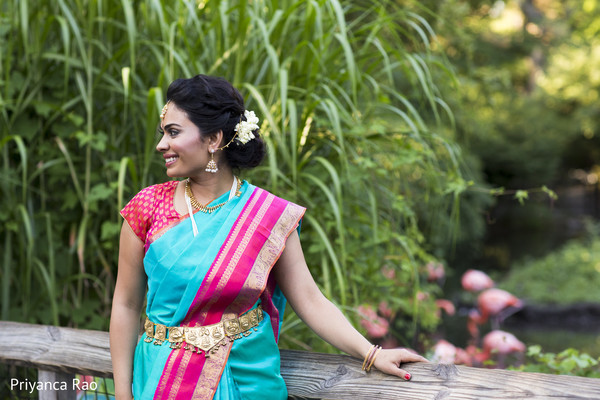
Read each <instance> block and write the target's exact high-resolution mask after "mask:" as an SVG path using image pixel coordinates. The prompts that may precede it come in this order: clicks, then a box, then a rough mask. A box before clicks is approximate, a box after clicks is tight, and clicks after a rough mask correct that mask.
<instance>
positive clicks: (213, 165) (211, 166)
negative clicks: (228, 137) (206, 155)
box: [205, 150, 219, 174]
mask: <svg viewBox="0 0 600 400" xmlns="http://www.w3.org/2000/svg"><path fill="white" fill-rule="evenodd" d="M218 170H219V167H218V166H217V162H216V161H215V151H214V150H210V161H209V162H208V164H206V169H205V171H206V172H212V173H213V174H214V173H216V172H217V171H218Z"/></svg>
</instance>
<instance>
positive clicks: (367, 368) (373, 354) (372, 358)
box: [362, 344, 381, 372]
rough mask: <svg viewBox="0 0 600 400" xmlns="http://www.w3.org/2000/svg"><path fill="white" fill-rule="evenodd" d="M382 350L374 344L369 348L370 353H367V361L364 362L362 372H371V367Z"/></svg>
mask: <svg viewBox="0 0 600 400" xmlns="http://www.w3.org/2000/svg"><path fill="white" fill-rule="evenodd" d="M379 350H381V346H379V345H375V344H372V345H371V347H369V351H367V355H366V356H365V360H364V361H363V365H362V370H363V371H366V372H369V371H370V370H371V366H372V365H373V363H374V362H375V357H377V353H379Z"/></svg>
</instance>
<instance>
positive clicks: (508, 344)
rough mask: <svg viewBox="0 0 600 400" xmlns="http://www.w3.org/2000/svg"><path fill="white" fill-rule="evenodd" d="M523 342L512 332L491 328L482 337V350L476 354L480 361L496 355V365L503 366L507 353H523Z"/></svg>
mask: <svg viewBox="0 0 600 400" xmlns="http://www.w3.org/2000/svg"><path fill="white" fill-rule="evenodd" d="M524 352H525V344H524V343H523V342H521V341H520V340H519V339H517V338H516V337H515V335H513V334H512V333H508V332H504V331H500V330H493V331H491V332H490V333H488V334H487V335H485V336H484V337H483V352H482V353H481V354H479V355H477V356H476V357H477V359H478V361H480V362H483V361H485V360H489V359H490V358H491V356H492V355H494V354H496V355H498V366H499V367H500V368H503V367H504V360H505V358H506V356H507V355H508V354H511V353H521V354H522V353H524Z"/></svg>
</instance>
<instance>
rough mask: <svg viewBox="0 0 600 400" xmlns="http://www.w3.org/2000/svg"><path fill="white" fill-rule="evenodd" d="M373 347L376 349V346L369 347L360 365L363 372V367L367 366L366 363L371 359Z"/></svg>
mask: <svg viewBox="0 0 600 400" xmlns="http://www.w3.org/2000/svg"><path fill="white" fill-rule="evenodd" d="M375 347H377V346H375V345H374V344H372V345H371V347H369V351H367V355H365V360H364V361H363V364H362V368H361V369H362V370H363V371H364V370H365V367H366V366H367V362H368V360H369V358H370V357H371V353H372V352H373V349H374V348H375Z"/></svg>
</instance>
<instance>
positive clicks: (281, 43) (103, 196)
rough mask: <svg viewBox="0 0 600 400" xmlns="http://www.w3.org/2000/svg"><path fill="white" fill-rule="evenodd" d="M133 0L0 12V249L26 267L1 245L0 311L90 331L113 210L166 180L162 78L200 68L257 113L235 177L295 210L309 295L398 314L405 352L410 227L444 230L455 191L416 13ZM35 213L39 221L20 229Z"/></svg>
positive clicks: (419, 241)
mask: <svg viewBox="0 0 600 400" xmlns="http://www.w3.org/2000/svg"><path fill="white" fill-rule="evenodd" d="M130 3H131V2H128V1H124V0H109V1H103V2H93V1H74V0H58V1H40V2H38V3H36V7H35V8H34V7H31V5H32V3H31V2H27V1H20V2H9V3H7V5H6V6H5V7H4V8H3V9H2V12H3V13H5V14H6V15H0V20H2V21H8V23H9V25H7V26H5V25H3V24H0V26H1V27H0V35H2V34H4V35H5V37H9V38H10V40H3V41H0V63H1V64H2V68H1V71H3V75H2V76H1V77H0V83H1V85H0V89H1V90H0V102H1V103H2V104H7V107H6V108H4V107H0V109H1V110H2V111H0V113H2V114H0V121H1V124H2V125H0V127H1V129H2V131H1V134H2V142H1V143H3V148H2V151H3V163H4V164H3V166H2V168H3V173H5V175H4V176H6V177H10V178H6V179H5V180H2V181H0V183H1V184H2V190H3V192H2V193H3V194H4V196H5V199H7V200H6V201H10V203H7V204H10V205H11V207H15V209H19V210H21V214H19V213H14V212H12V213H11V212H6V213H4V214H2V219H3V222H4V223H5V226H11V227H16V230H14V231H11V232H12V233H0V243H2V244H3V246H5V250H6V249H7V248H8V247H10V246H13V247H15V246H21V248H28V249H29V251H30V257H29V259H27V260H24V259H23V258H22V257H20V256H19V255H18V254H17V253H16V252H13V251H8V252H5V256H4V257H5V258H6V262H5V264H4V265H5V266H6V265H8V266H10V270H7V268H8V267H5V268H4V269H3V270H2V274H3V275H2V277H3V278H4V277H6V278H7V279H9V280H8V282H10V284H5V283H3V297H2V299H3V300H4V299H5V298H9V302H8V303H4V302H3V304H2V307H3V316H4V317H5V316H6V315H7V314H6V313H8V311H6V310H7V309H8V308H14V307H16V306H19V307H23V310H24V312H23V315H24V316H23V317H24V318H26V319H35V318H39V317H38V314H36V313H35V312H34V310H35V309H36V307H40V306H42V305H43V303H44V302H43V298H44V297H48V296H52V297H54V298H55V299H57V300H56V303H55V304H58V306H56V305H54V306H53V307H54V308H56V307H58V309H59V310H62V308H61V307H62V305H64V303H65V302H72V303H74V304H77V305H78V308H77V311H76V314H73V315H72V316H70V315H69V313H68V312H61V313H59V316H58V317H57V318H59V319H60V321H59V322H60V323H63V324H83V325H85V324H92V325H93V326H94V327H96V326H97V325H98V321H97V320H96V319H95V320H94V321H91V320H90V318H89V314H88V313H87V311H82V310H81V309H80V307H81V305H89V307H90V308H91V309H93V310H94V313H95V314H94V315H100V316H103V317H105V318H106V317H107V316H108V313H109V306H110V304H109V301H108V300H107V299H110V298H111V297H112V288H113V279H114V278H113V277H114V275H115V272H116V265H117V254H118V251H117V245H118V231H119V227H120V225H121V218H120V216H119V213H118V212H119V210H120V209H121V207H122V206H123V205H124V204H125V202H127V201H128V199H130V198H131V197H132V195H133V194H134V193H136V192H137V191H138V190H140V189H141V188H142V187H145V186H147V185H150V184H154V183H157V182H162V181H165V180H166V179H168V178H167V177H166V176H165V175H164V168H163V166H162V165H161V163H160V158H159V157H158V155H157V154H156V152H155V146H156V141H157V136H156V126H157V124H158V115H159V112H160V109H161V108H162V106H163V104H164V100H165V99H164V94H165V90H166V88H167V85H168V84H169V83H170V81H172V80H173V79H176V78H179V77H186V76H191V75H194V74H197V73H210V74H213V75H219V76H224V77H225V78H227V79H228V80H230V81H232V82H234V83H235V84H236V86H237V87H238V88H239V89H240V90H241V92H242V94H243V95H244V97H245V98H246V105H247V108H248V109H251V110H254V111H256V112H257V114H258V115H259V116H260V118H261V121H263V122H262V126H261V130H262V135H263V137H264V138H265V140H266V141H267V142H268V143H269V153H268V161H267V162H266V163H265V165H264V166H262V167H260V168H258V169H256V170H255V171H252V172H247V173H245V176H244V177H245V178H247V179H249V180H251V181H252V182H253V183H255V184H257V185H259V186H262V187H265V188H266V189H269V190H272V191H273V192H274V193H275V194H277V195H279V196H281V197H284V198H287V199H289V200H291V201H295V202H297V203H299V204H301V205H304V206H308V208H309V210H308V213H307V217H306V221H305V223H304V224H303V227H302V228H303V233H302V241H303V245H304V248H305V249H307V251H306V257H307V261H308V264H309V265H310V267H311V269H312V271H313V274H314V275H315V276H316V277H317V281H318V283H319V285H320V286H321V287H322V288H323V289H324V291H325V292H326V294H327V295H328V296H331V298H332V300H333V301H335V302H337V303H338V304H340V305H341V306H342V307H344V308H345V309H351V308H352V307H353V306H355V305H357V304H360V303H363V302H368V301H374V300H375V299H377V300H389V303H390V304H406V305H407V306H406V312H407V315H406V319H407V320H410V321H411V322H410V323H408V324H407V326H409V327H410V329H412V331H411V330H410V329H408V330H403V331H402V332H403V333H401V334H399V335H398V336H400V337H399V339H401V341H403V342H405V343H408V342H410V341H411V340H412V335H415V334H416V332H417V330H418V329H417V328H418V324H419V322H417V321H421V320H423V321H424V320H426V319H425V318H420V315H419V314H420V313H422V312H424V310H423V308H422V307H421V308H420V307H417V306H416V305H415V304H414V301H413V299H414V298H415V293H416V292H417V291H418V290H420V289H421V286H420V283H419V280H420V276H419V272H418V265H420V264H421V263H422V262H423V260H424V259H427V258H428V257H429V256H428V255H427V252H426V251H425V246H426V238H425V236H423V233H422V232H421V230H420V226H419V222H420V221H419V219H420V218H422V219H426V220H428V223H430V224H431V225H432V226H438V225H440V224H442V223H441V222H440V221H442V220H444V221H445V220H446V219H447V218H448V217H447V206H448V204H447V203H448V202H451V203H452V202H455V201H456V198H457V197H458V195H459V194H460V193H462V191H464V189H465V187H466V186H468V185H469V183H468V182H466V181H465V180H464V179H463V178H462V177H461V174H460V162H461V161H460V155H459V153H458V149H457V148H456V146H454V144H453V143H452V142H451V141H450V140H449V139H448V138H447V137H445V136H444V134H443V133H440V132H444V131H445V130H443V129H441V127H443V126H444V124H445V121H452V120H453V116H452V113H451V112H450V108H449V106H448V104H447V103H446V102H445V101H444V99H442V98H440V96H439V90H437V84H438V83H437V81H436V80H437V79H438V75H439V74H438V73H437V72H436V71H442V72H443V74H445V75H444V79H446V78H447V77H448V76H449V75H448V74H450V75H451V72H450V68H448V67H446V66H445V65H444V64H443V63H441V62H440V60H439V58H438V57H436V56H435V54H434V52H433V50H432V48H431V46H433V43H434V40H435V38H434V35H433V31H432V29H431V27H430V26H429V25H428V24H427V22H426V21H425V20H424V19H423V18H421V17H420V16H419V14H418V13H419V12H420V11H421V9H419V8H412V7H413V6H410V5H402V7H400V6H399V5H396V4H395V3H393V2H388V1H375V2H371V3H368V4H365V5H363V4H359V3H352V2H350V3H348V2H340V1H326V2H323V1H321V2H315V1H310V0H285V1H277V2H273V1H269V0H264V1H258V2H250V3H249V2H243V1H233V2H218V1H215V2H202V3H200V4H197V3H196V2H194V1H192V0H177V1H166V0H143V1H140V2H138V3H136V7H133V6H132V5H131V4H130ZM415 7H416V6H415ZM39 15H45V16H47V17H45V23H44V25H43V29H42V28H41V27H39V26H31V25H30V24H29V21H31V20H33V18H34V17H38V16H39ZM13 16H15V17H14V18H13ZM9 17H10V18H9ZM34 50H35V51H34ZM38 50H39V51H38ZM24 59H27V60H28V62H21V61H22V60H24ZM2 85H3V86H2ZM15 128H16V129H17V130H19V131H21V130H22V131H23V132H22V133H20V132H15ZM15 138H16V139H15ZM8 143H10V145H7V144H8ZM40 165H41V166H43V168H38V166H40ZM16 172H18V174H16ZM438 200H439V201H438ZM453 204H457V203H453ZM17 206H18V207H19V208H17ZM5 208H8V207H5ZM42 210H44V211H42ZM43 212H50V213H51V215H52V224H51V225H50V226H47V225H46V224H42V225H40V224H39V223H37V224H36V223H35V222H36V221H38V220H40V219H42V216H43V215H46V214H43ZM54 214H56V215H54ZM23 216H27V218H28V219H29V220H30V221H31V223H30V224H28V226H29V228H30V229H32V233H31V235H33V236H31V235H30V234H29V232H28V231H27V230H26V226H24V225H23V224H22V220H23ZM31 237H33V238H35V239H36V240H37V238H38V237H44V238H47V239H48V246H47V247H48V251H46V250H43V249H41V248H39V247H37V246H35V247H33V248H31V247H28V246H29V243H30V241H31ZM50 238H52V239H51V240H50ZM50 251H51V252H52V254H54V255H53V257H55V261H54V263H55V264H56V266H57V267H58V268H56V270H54V272H49V271H50V269H49V267H47V266H48V265H50V262H49V257H50V255H49V252H50ZM22 262H26V263H27V268H28V270H29V271H37V272H35V273H34V276H35V277H36V279H37V280H36V283H35V284H38V285H39V286H40V287H41V288H43V289H42V290H41V291H40V295H39V298H36V299H35V301H31V300H30V299H28V298H27V293H26V292H25V290H24V289H23V288H21V287H20V286H19V285H18V282H20V281H22V280H23V279H24V277H23V275H22V274H23V273H22V272H20V270H16V269H15V270H13V268H14V266H15V265H22ZM384 264H385V265H388V266H389V267H390V268H392V269H394V270H397V271H398V275H399V277H398V282H399V283H398V284H397V285H396V286H394V287H391V286H390V285H389V282H385V280H382V279H381V268H382V266H383V265H384ZM42 267H43V268H42ZM400 275H401V276H400ZM3 282H5V281H4V280H3ZM365 289H368V290H365ZM7 293H9V294H10V295H8V294H7ZM28 293H29V292H28ZM13 299H14V300H13ZM89 302H92V303H93V305H92V303H89ZM94 302H95V303H94ZM6 304H9V305H6ZM48 304H49V303H48ZM55 314H56V312H55V311H53V315H55ZM53 318H54V317H53ZM290 318H293V317H290ZM430 319H431V318H430ZM106 321H107V320H106ZM413 321H414V322H413ZM44 322H47V321H44ZM291 326H295V325H294V324H292V325H291ZM428 327H429V326H428ZM295 329H297V328H291V330H289V331H288V332H292V333H291V334H292V335H294V336H295V337H296V343H297V342H298V340H300V341H302V340H305V341H306V342H307V343H311V344H312V340H311V339H309V338H308V336H306V337H304V336H302V335H298V334H297V332H299V331H294V330H295ZM298 329H302V328H298ZM298 338H300V339H298ZM284 341H285V340H284ZM305 344H306V343H305Z"/></svg>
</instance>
